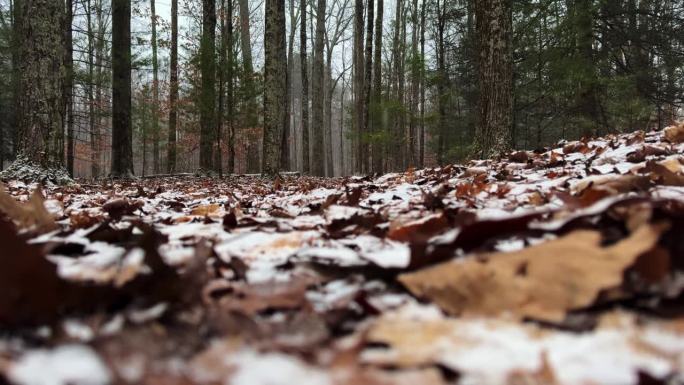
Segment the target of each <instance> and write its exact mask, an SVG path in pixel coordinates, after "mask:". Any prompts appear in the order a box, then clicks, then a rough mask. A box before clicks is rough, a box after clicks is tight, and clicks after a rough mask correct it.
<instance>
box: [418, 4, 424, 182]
mask: <svg viewBox="0 0 684 385" xmlns="http://www.w3.org/2000/svg"><path fill="white" fill-rule="evenodd" d="M425 8H426V7H425V0H423V4H422V6H421V10H420V59H421V61H420V141H419V143H418V145H419V146H420V149H419V150H418V167H419V168H423V167H425Z"/></svg>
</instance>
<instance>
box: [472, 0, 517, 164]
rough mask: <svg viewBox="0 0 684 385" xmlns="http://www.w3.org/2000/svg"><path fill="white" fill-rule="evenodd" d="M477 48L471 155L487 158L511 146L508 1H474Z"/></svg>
mask: <svg viewBox="0 0 684 385" xmlns="http://www.w3.org/2000/svg"><path fill="white" fill-rule="evenodd" d="M475 15H476V16H475V20H476V30H477V38H478V51H479V66H478V67H479V71H478V72H479V76H478V78H479V85H480V87H479V89H480V93H479V100H478V106H479V121H478V125H477V132H476V134H475V147H474V148H475V155H476V156H481V157H484V158H489V157H492V156H495V155H499V154H502V153H504V152H506V151H508V150H509V149H510V147H511V142H512V137H511V127H512V124H513V61H512V52H511V51H512V14H511V0H482V1H479V0H478V1H476V2H475Z"/></svg>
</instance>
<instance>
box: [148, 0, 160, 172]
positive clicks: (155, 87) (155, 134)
mask: <svg viewBox="0 0 684 385" xmlns="http://www.w3.org/2000/svg"><path fill="white" fill-rule="evenodd" d="M150 13H151V18H152V20H151V23H152V152H153V154H152V167H153V169H154V173H155V174H159V173H160V172H161V169H160V165H159V107H160V103H159V62H158V60H157V12H156V9H155V0H150Z"/></svg>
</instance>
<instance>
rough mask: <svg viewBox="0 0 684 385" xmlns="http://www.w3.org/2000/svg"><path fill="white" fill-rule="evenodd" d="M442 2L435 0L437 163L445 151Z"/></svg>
mask: <svg viewBox="0 0 684 385" xmlns="http://www.w3.org/2000/svg"><path fill="white" fill-rule="evenodd" d="M444 7H445V5H444V3H443V2H440V0H437V74H438V78H437V103H438V114H439V123H438V129H437V135H438V136H437V164H439V165H440V166H442V165H444V155H445V154H444V153H445V151H446V149H445V147H446V138H445V136H446V85H447V83H448V79H447V77H448V75H447V73H446V47H445V44H444V30H445V25H446V14H445V11H444Z"/></svg>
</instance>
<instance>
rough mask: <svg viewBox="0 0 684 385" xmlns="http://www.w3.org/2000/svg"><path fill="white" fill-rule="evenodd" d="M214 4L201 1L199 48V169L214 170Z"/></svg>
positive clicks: (210, 1)
mask: <svg viewBox="0 0 684 385" xmlns="http://www.w3.org/2000/svg"><path fill="white" fill-rule="evenodd" d="M215 39H216V2H215V0H202V42H201V46H200V71H201V75H202V90H201V96H200V169H202V171H211V170H214V169H215V167H214V157H213V155H214V151H215V148H214V146H213V144H214V139H215V136H214V133H215V130H216V123H215V122H216V110H215V105H216V89H215V86H216V60H215V58H214V51H215V49H216V46H215Z"/></svg>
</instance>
